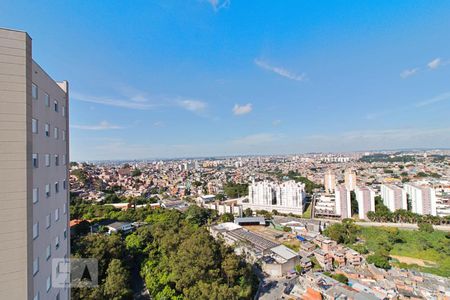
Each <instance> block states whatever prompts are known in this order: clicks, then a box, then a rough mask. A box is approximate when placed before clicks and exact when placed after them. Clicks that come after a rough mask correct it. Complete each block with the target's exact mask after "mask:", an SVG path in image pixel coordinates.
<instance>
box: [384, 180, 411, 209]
mask: <svg viewBox="0 0 450 300" xmlns="http://www.w3.org/2000/svg"><path fill="white" fill-rule="evenodd" d="M381 198H382V199H383V203H384V205H386V206H387V208H389V210H390V211H392V212H394V211H396V210H397V209H407V208H408V206H407V198H406V192H405V190H404V189H402V188H400V187H398V186H396V185H391V184H382V185H381Z"/></svg>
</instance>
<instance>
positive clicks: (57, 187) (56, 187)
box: [55, 181, 59, 193]
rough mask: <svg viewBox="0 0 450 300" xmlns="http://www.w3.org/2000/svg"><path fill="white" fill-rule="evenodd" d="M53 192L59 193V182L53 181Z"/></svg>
mask: <svg viewBox="0 0 450 300" xmlns="http://www.w3.org/2000/svg"><path fill="white" fill-rule="evenodd" d="M55 193H59V182H58V181H57V182H55Z"/></svg>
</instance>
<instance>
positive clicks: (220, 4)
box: [206, 0, 231, 11]
mask: <svg viewBox="0 0 450 300" xmlns="http://www.w3.org/2000/svg"><path fill="white" fill-rule="evenodd" d="M206 1H208V3H209V4H211V6H212V8H213V9H214V11H219V10H221V9H222V8H227V7H229V6H230V4H231V1H230V0H206Z"/></svg>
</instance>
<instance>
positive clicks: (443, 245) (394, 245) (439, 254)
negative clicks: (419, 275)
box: [359, 227, 450, 277]
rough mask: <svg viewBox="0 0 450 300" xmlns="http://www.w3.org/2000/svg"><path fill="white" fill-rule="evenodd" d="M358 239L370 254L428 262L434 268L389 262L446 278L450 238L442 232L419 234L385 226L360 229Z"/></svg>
mask: <svg viewBox="0 0 450 300" xmlns="http://www.w3.org/2000/svg"><path fill="white" fill-rule="evenodd" d="M359 236H360V238H362V239H363V240H364V241H365V245H366V247H367V249H368V250H369V251H371V252H379V251H382V252H383V251H384V252H387V254H389V255H398V256H404V257H411V258H417V259H422V260H428V261H432V262H434V263H436V266H433V267H432V266H419V265H417V264H405V263H400V262H395V261H394V262H392V264H393V265H397V266H400V267H405V268H409V269H415V270H419V271H422V272H428V273H433V274H437V275H440V276H445V277H450V239H449V238H447V237H446V233H445V232H442V231H434V232H423V231H417V230H414V231H412V230H399V229H397V228H386V227H363V228H361V230H360V234H359Z"/></svg>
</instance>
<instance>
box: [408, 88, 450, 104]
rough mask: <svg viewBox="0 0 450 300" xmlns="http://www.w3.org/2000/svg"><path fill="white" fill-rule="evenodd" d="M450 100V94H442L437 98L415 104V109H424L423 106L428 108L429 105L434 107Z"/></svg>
mask: <svg viewBox="0 0 450 300" xmlns="http://www.w3.org/2000/svg"><path fill="white" fill-rule="evenodd" d="M448 99H450V92H447V93H442V94H440V95H437V96H436V97H433V98H430V99H427V100H424V101H421V102H417V103H416V104H415V107H423V106H428V105H432V104H435V103H439V102H442V101H445V100H448Z"/></svg>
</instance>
